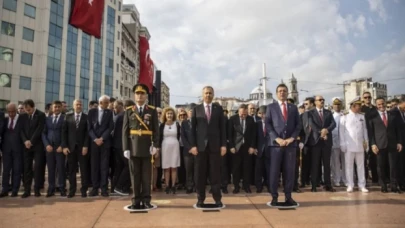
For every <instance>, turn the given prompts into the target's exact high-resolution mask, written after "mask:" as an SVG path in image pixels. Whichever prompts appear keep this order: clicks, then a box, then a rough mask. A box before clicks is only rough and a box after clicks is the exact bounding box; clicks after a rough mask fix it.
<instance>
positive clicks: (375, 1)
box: [368, 0, 388, 22]
mask: <svg viewBox="0 0 405 228" xmlns="http://www.w3.org/2000/svg"><path fill="white" fill-rule="evenodd" d="M368 4H369V7H370V10H371V12H375V13H377V14H378V16H379V17H380V18H381V19H382V20H383V21H384V22H386V21H387V19H388V16H387V13H386V11H385V7H384V4H383V1H382V0H368Z"/></svg>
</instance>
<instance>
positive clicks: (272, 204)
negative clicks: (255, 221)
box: [270, 198, 278, 207]
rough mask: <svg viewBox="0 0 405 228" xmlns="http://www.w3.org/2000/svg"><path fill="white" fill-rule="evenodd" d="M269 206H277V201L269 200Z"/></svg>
mask: <svg viewBox="0 0 405 228" xmlns="http://www.w3.org/2000/svg"><path fill="white" fill-rule="evenodd" d="M270 204H271V206H273V207H274V206H277V204H278V199H277V198H273V199H272V200H271V203H270Z"/></svg>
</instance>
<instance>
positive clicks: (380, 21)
mask: <svg viewBox="0 0 405 228" xmlns="http://www.w3.org/2000/svg"><path fill="white" fill-rule="evenodd" d="M124 4H135V5H136V7H137V9H138V11H139V13H140V20H141V23H142V25H143V26H146V27H147V28H148V30H149V32H150V34H151V39H150V41H149V42H150V51H151V58H152V59H153V61H154V63H155V64H156V66H157V68H158V69H159V70H161V71H162V80H163V81H164V82H165V83H166V84H167V85H168V86H169V88H170V94H171V96H170V105H171V106H175V105H176V104H184V103H187V102H188V103H190V102H197V101H198V97H199V96H201V89H202V87H203V86H205V85H212V86H213V87H214V89H215V96H216V97H233V96H235V97H238V98H248V97H249V94H250V92H251V91H252V90H253V88H255V87H256V86H258V84H259V83H260V80H259V79H260V78H261V77H262V65H263V63H266V72H267V76H268V77H269V78H270V79H269V80H268V81H267V85H268V88H269V89H270V91H271V92H272V93H273V95H274V96H275V88H276V86H277V85H278V84H279V83H280V82H281V80H284V82H288V80H289V78H290V77H291V74H294V76H295V77H296V78H297V80H298V85H297V86H298V90H299V97H300V101H302V100H303V99H304V98H305V97H308V96H312V95H323V96H324V97H325V98H326V99H327V100H328V101H330V100H331V99H332V98H333V97H334V96H340V97H343V86H342V85H338V84H341V83H343V81H345V80H351V79H356V78H362V77H372V78H373V80H374V81H376V82H380V83H385V84H387V87H388V95H393V94H401V93H405V89H404V88H405V14H404V13H403V12H405V0H341V1H337V0H305V1H302V0H283V1H281V0H124Z"/></svg>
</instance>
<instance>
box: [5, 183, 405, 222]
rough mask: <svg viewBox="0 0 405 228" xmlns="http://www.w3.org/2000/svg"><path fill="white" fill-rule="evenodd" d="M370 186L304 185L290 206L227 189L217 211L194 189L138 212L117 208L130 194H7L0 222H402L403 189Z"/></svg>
mask: <svg viewBox="0 0 405 228" xmlns="http://www.w3.org/2000/svg"><path fill="white" fill-rule="evenodd" d="M371 190H372V191H371V192H370V193H368V194H364V193H360V192H354V193H350V194H349V193H346V192H345V188H338V192H336V193H328V192H318V193H311V192H309V189H304V192H303V193H301V194H294V195H293V197H294V199H295V200H296V201H297V202H299V203H300V204H301V206H300V207H299V208H297V209H296V210H278V209H273V208H269V207H267V206H266V202H268V201H269V200H270V197H269V195H268V194H266V193H262V194H248V195H247V194H236V195H234V194H228V195H225V196H224V197H223V203H224V204H226V208H225V209H223V210H222V211H220V212H202V211H200V210H196V209H194V208H193V207H192V205H193V204H194V203H196V195H195V194H191V195H187V194H184V193H183V192H182V191H179V193H178V194H176V195H166V194H165V193H162V192H158V193H154V194H153V203H155V204H157V205H158V207H159V208H158V209H157V210H154V211H150V212H149V213H144V214H131V213H129V212H127V211H124V210H123V207H124V206H125V205H127V204H129V202H130V197H109V198H102V197H96V198H87V199H82V198H80V197H77V196H76V197H75V198H73V199H67V198H61V197H53V198H51V199H48V198H45V197H44V194H43V196H42V197H40V198H35V197H30V198H28V199H21V198H10V197H7V198H2V199H0V227H7V228H11V227H58V228H59V227H108V228H110V227H221V228H225V227H311V228H312V227H339V228H341V227H344V228H346V227H356V228H357V227H379V228H380V227H405V194H403V195H400V194H392V193H389V194H382V193H381V192H379V188H378V187H373V188H372V189H371ZM208 196H209V195H208ZM209 200H210V199H209V198H207V201H206V202H208V201H209ZM279 200H283V196H280V198H279Z"/></svg>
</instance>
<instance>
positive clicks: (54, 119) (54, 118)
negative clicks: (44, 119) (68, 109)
mask: <svg viewBox="0 0 405 228" xmlns="http://www.w3.org/2000/svg"><path fill="white" fill-rule="evenodd" d="M57 121H58V116H54V117H53V124H54V125H55V124H56V122H57Z"/></svg>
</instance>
